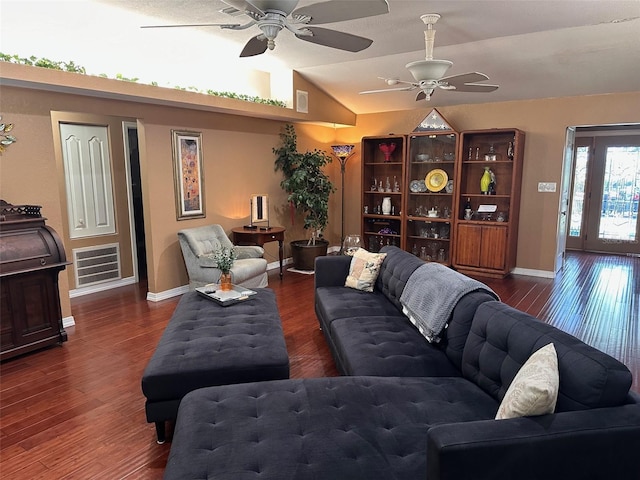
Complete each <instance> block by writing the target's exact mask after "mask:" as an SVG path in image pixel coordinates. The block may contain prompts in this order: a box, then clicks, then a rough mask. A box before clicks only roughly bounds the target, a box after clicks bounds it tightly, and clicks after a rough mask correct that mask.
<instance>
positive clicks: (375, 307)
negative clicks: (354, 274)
mask: <svg viewBox="0 0 640 480" xmlns="http://www.w3.org/2000/svg"><path fill="white" fill-rule="evenodd" d="M315 296H316V309H317V314H318V319H319V320H320V325H321V327H322V328H323V329H324V328H327V327H329V325H331V322H333V321H334V320H336V319H338V318H351V317H367V316H392V317H396V318H398V317H400V316H402V312H400V311H399V310H398V309H397V308H396V307H395V306H394V305H393V304H392V303H391V302H389V300H387V297H385V296H384V295H383V294H382V293H381V292H380V291H379V290H375V291H373V292H372V293H368V292H362V291H360V290H355V289H353V288H345V287H344V286H341V287H318V288H316V291H315ZM402 318H404V321H407V318H406V317H404V316H402Z"/></svg>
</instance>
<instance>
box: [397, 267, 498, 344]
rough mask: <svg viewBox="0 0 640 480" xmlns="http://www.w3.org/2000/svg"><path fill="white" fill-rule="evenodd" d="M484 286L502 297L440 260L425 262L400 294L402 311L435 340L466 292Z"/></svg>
mask: <svg viewBox="0 0 640 480" xmlns="http://www.w3.org/2000/svg"><path fill="white" fill-rule="evenodd" d="M476 290H485V291H487V292H488V293H489V294H491V295H493V296H494V297H495V298H496V300H500V298H499V297H498V295H497V294H496V293H495V292H494V291H493V290H491V289H490V288H489V287H488V286H487V285H485V284H484V283H482V282H479V281H477V280H474V279H473V278H469V277H467V276H465V275H462V274H460V273H458V272H456V271H454V270H451V269H450V268H448V267H445V266H444V265H441V264H439V263H425V264H424V265H421V266H420V267H418V268H417V269H416V270H415V271H414V272H413V273H412V274H411V276H410V277H409V279H408V280H407V283H406V285H405V287H404V290H402V294H401V295H400V303H401V304H402V311H403V313H404V314H405V315H407V316H408V317H409V320H411V323H413V324H414V325H415V326H416V327H417V328H418V330H419V331H420V333H422V335H424V337H425V338H426V339H427V340H428V341H429V342H432V343H438V342H439V341H440V334H441V333H442V331H443V329H444V327H445V326H446V324H447V321H448V320H449V317H450V316H451V313H452V312H453V309H454V308H455V306H456V304H457V303H458V301H459V300H460V299H461V298H462V297H463V296H464V295H466V294H467V293H470V292H473V291H476Z"/></svg>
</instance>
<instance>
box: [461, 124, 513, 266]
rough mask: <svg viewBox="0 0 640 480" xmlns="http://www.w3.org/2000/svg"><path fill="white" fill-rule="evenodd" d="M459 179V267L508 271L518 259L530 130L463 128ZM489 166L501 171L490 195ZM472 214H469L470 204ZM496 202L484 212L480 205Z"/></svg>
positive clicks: (496, 176)
mask: <svg viewBox="0 0 640 480" xmlns="http://www.w3.org/2000/svg"><path fill="white" fill-rule="evenodd" d="M460 144H461V145H460V151H459V152H458V158H459V165H460V169H459V175H458V177H457V179H456V207H455V212H456V213H455V221H454V222H455V226H454V230H455V249H454V260H453V266H454V267H455V268H456V269H457V270H459V271H461V272H462V273H475V274H478V275H485V276H490V277H498V278H501V277H504V276H506V275H508V274H509V273H510V272H511V270H513V268H514V267H515V264H516V252H517V245H518V220H519V213H520V187H521V183H522V160H523V155H524V133H523V132H521V131H520V130H517V129H493V130H476V131H467V132H463V133H462V135H461V141H460ZM485 167H488V168H489V169H490V170H491V172H493V174H494V176H495V184H494V186H493V188H492V189H491V190H490V193H489V194H484V193H483V192H482V191H481V185H480V179H481V178H482V175H483V173H484V171H485ZM467 201H469V202H470V204H471V210H472V212H473V213H472V216H471V217H470V218H469V216H468V215H467V217H466V218H465V204H466V203H467ZM481 205H485V206H492V207H493V206H495V211H494V212H484V213H483V212H481V211H479V209H480V206H481Z"/></svg>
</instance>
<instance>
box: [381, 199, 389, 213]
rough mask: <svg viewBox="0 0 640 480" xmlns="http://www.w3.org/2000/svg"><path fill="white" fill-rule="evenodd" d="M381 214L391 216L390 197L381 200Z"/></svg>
mask: <svg viewBox="0 0 640 480" xmlns="http://www.w3.org/2000/svg"><path fill="white" fill-rule="evenodd" d="M382 214H383V215H391V197H384V198H383V199H382Z"/></svg>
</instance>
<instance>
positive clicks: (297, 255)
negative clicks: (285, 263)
mask: <svg viewBox="0 0 640 480" xmlns="http://www.w3.org/2000/svg"><path fill="white" fill-rule="evenodd" d="M290 245H291V257H292V258H293V268H295V269H296V270H315V261H316V257H321V256H323V255H326V254H327V248H328V247H329V242H327V241H326V240H316V244H315V245H308V240H294V241H293V242H291V243H290Z"/></svg>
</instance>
